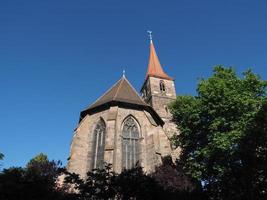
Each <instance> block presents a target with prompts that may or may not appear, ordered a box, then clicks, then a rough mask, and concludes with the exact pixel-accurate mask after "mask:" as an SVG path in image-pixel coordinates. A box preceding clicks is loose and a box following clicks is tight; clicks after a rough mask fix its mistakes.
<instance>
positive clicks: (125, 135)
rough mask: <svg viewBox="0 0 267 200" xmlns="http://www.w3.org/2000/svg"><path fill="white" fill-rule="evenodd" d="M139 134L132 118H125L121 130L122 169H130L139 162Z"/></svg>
mask: <svg viewBox="0 0 267 200" xmlns="http://www.w3.org/2000/svg"><path fill="white" fill-rule="evenodd" d="M139 140H140V132H139V127H138V124H137V122H136V121H135V120H134V118H133V117H132V116H129V117H127V118H126V120H125V121H124V123H123V128H122V168H125V169H131V168H133V167H134V166H135V165H136V164H137V162H138V161H139V151H140V147H139Z"/></svg>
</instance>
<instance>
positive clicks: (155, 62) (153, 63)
mask: <svg viewBox="0 0 267 200" xmlns="http://www.w3.org/2000/svg"><path fill="white" fill-rule="evenodd" d="M151 76H152V77H157V78H162V79H167V80H173V78H172V77H170V76H168V75H167V74H166V73H165V72H164V71H163V69H162V67H161V64H160V62H159V58H158V56H157V53H156V50H155V47H154V44H153V42H152V41H151V42H150V56H149V62H148V69H147V73H146V79H147V78H148V77H151Z"/></svg>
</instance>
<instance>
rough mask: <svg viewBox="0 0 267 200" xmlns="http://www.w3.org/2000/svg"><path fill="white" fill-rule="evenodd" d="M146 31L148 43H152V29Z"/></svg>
mask: <svg viewBox="0 0 267 200" xmlns="http://www.w3.org/2000/svg"><path fill="white" fill-rule="evenodd" d="M147 33H148V37H149V39H150V43H153V40H152V39H153V38H152V31H149V30H148V31H147Z"/></svg>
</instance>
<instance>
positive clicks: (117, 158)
mask: <svg viewBox="0 0 267 200" xmlns="http://www.w3.org/2000/svg"><path fill="white" fill-rule="evenodd" d="M140 93H141V95H139V93H138V92H137V91H136V90H135V88H134V87H133V86H132V85H131V83H130V82H129V81H128V80H127V78H126V77H125V75H123V76H122V77H121V79H120V80H118V81H117V82H116V83H115V84H114V85H113V86H112V87H111V88H110V89H109V90H108V91H107V92H106V93H104V94H103V95H102V96H101V97H100V98H99V99H97V100H96V101H95V102H94V103H93V104H91V105H90V106H88V107H87V108H86V109H85V110H83V111H82V112H81V113H80V119H79V123H78V126H77V128H76V129H75V131H74V135H73V139H72V144H71V151H70V157H69V161H68V166H67V169H68V171H70V172H75V173H77V174H80V175H81V177H85V175H86V173H87V171H90V170H92V169H94V168H101V167H103V165H104V163H105V162H106V163H110V164H112V169H113V170H114V171H115V172H118V173H119V172H121V171H122V170H123V169H130V168H132V167H134V166H135V165H136V164H139V165H141V166H142V167H143V169H144V171H146V172H148V173H149V172H152V171H153V170H154V169H155V166H157V165H160V164H161V159H162V157H164V156H167V155H171V156H177V149H176V150H173V149H172V146H171V142H170V138H171V136H172V135H173V134H178V130H177V129H176V125H175V124H174V123H173V122H172V121H171V120H172V115H171V113H170V112H169V110H168V104H169V103H170V102H171V101H173V100H175V98H176V92H175V85H174V79H173V78H172V77H170V76H169V75H167V74H166V73H165V72H164V70H163V68H162V66H161V64H160V62H159V59H158V56H157V53H156V51H155V48H154V44H153V41H152V37H150V56H149V62H148V69H147V73H146V76H145V79H144V83H143V86H142V87H141V90H140Z"/></svg>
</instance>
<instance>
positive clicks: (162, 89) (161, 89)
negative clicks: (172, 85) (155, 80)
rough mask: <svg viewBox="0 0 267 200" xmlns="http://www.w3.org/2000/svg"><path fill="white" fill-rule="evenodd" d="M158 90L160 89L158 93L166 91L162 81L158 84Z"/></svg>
mask: <svg viewBox="0 0 267 200" xmlns="http://www.w3.org/2000/svg"><path fill="white" fill-rule="evenodd" d="M159 88H160V92H165V91H166V88H165V84H164V81H160V82H159Z"/></svg>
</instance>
